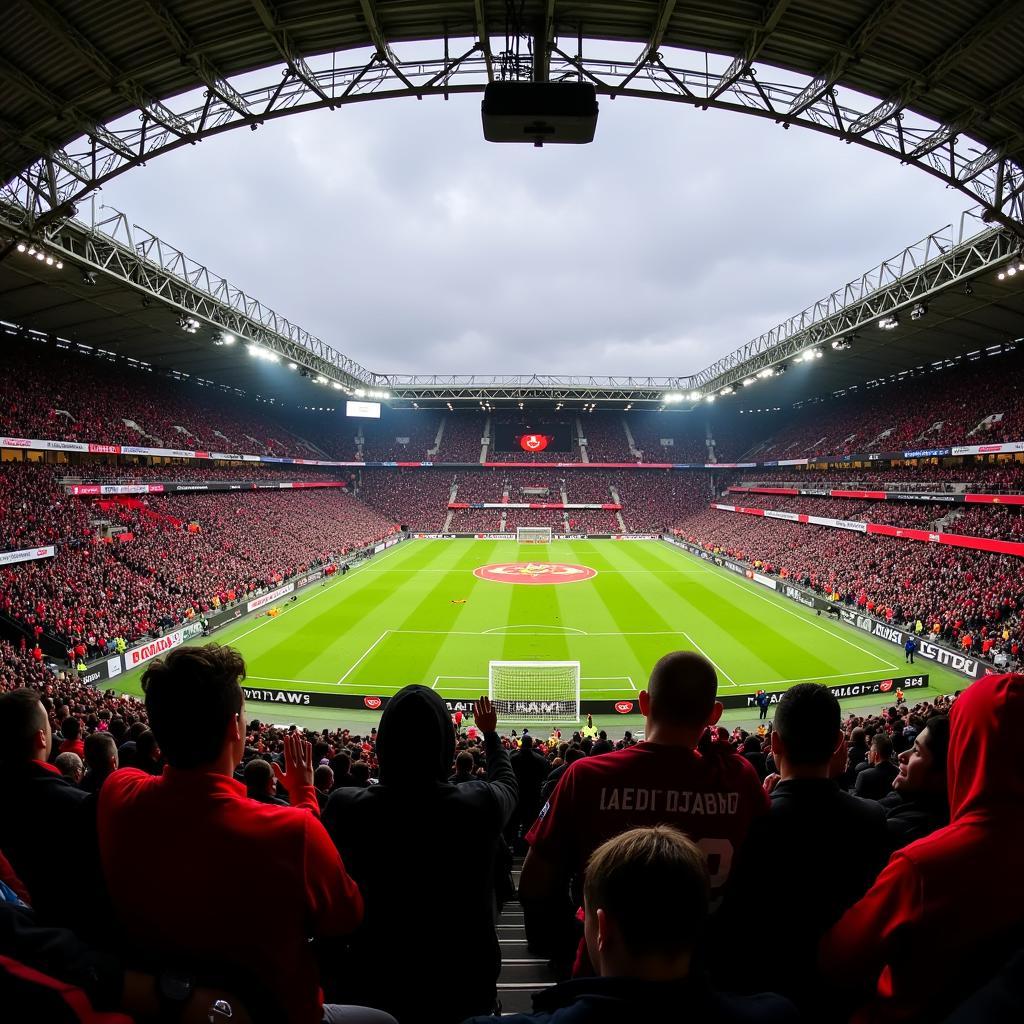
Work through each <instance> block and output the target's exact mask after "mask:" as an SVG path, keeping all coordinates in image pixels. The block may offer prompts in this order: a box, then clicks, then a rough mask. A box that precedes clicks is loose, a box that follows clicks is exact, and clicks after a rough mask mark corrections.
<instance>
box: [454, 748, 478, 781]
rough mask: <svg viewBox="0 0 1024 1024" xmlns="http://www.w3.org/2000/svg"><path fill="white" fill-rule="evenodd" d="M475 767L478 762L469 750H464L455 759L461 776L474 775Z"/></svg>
mask: <svg viewBox="0 0 1024 1024" xmlns="http://www.w3.org/2000/svg"><path fill="white" fill-rule="evenodd" d="M475 767H476V760H475V759H474V757H473V755H472V754H471V753H470V752H469V751H468V750H463V751H462V752H461V753H460V754H459V756H458V757H457V758H455V770H456V771H457V772H458V773H459V774H460V775H472V774H473V769H474V768H475Z"/></svg>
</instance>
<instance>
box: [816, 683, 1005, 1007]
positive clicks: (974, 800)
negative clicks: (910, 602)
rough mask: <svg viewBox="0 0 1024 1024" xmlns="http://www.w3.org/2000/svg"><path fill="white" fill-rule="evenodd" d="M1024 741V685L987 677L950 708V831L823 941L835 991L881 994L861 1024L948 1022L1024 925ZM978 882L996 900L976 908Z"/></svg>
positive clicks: (891, 871)
mask: <svg viewBox="0 0 1024 1024" xmlns="http://www.w3.org/2000/svg"><path fill="white" fill-rule="evenodd" d="M1022 731H1024V675H998V676H984V677H982V678H981V679H979V680H978V681H977V682H975V683H972V684H971V686H970V687H969V688H968V689H967V690H965V691H964V692H963V694H962V695H961V696H960V698H959V699H958V700H957V701H956V703H955V704H954V705H953V707H952V710H951V711H950V715H949V757H948V765H947V780H948V785H949V807H950V823H949V825H948V826H947V827H946V828H942V829H939V830H938V831H937V832H933V833H932V834H931V835H930V836H926V837H925V838H924V839H919V840H918V841H917V842H915V843H911V844H910V845H909V846H905V847H903V849H902V850H898V851H897V852H896V853H894V854H893V855H892V857H891V859H890V860H889V863H888V865H887V866H886V867H885V869H884V870H883V871H882V873H881V874H880V875H879V876H878V880H877V881H876V882H875V884H874V885H873V886H872V887H871V889H870V890H869V891H868V893H867V894H866V895H865V896H864V898H863V899H862V900H861V901H860V902H859V903H857V904H855V905H854V906H853V907H851V908H850V910H848V911H847V912H846V914H844V915H843V917H842V919H841V920H840V921H839V922H838V924H836V926H835V927H834V928H833V929H832V930H831V931H830V932H829V934H828V935H826V936H825V939H824V941H823V943H822V947H821V962H822V964H823V966H824V969H825V971H826V974H827V976H828V977H829V978H830V979H831V980H832V981H834V982H835V983H836V984H837V985H841V986H845V987H848V988H850V989H851V990H852V991H854V992H861V991H863V990H864V988H865V987H866V986H870V987H871V988H873V989H874V991H873V992H872V994H871V995H870V996H868V997H867V999H866V1002H865V1003H864V1005H863V1006H862V1007H861V1008H860V1010H859V1011H858V1013H857V1014H856V1015H855V1016H854V1018H853V1020H854V1021H856V1022H858V1024H859V1022H867V1021H872V1022H875V1021H883V1022H884V1021H895V1020H923V1019H933V1018H936V1017H941V1016H942V1014H943V1013H944V1012H946V1011H948V1010H949V1009H950V1008H951V1007H953V1006H955V1005H956V1004H957V1003H958V1002H959V1001H960V1000H962V999H963V998H964V997H965V996H967V995H968V994H969V993H970V992H972V991H973V990H974V989H975V988H977V987H978V986H979V985H980V984H982V983H984V982H985V981H986V980H987V978H988V977H990V976H991V974H992V973H993V972H994V971H996V970H998V969H999V968H1000V967H1001V966H1002V964H1003V961H1004V960H1005V957H1006V951H1007V949H1008V948H1013V947H1010V946H1009V943H1008V939H1007V936H1008V935H1011V934H1012V933H1013V931H1014V930H1015V929H1017V930H1019V928H1020V924H1021V921H1024V874H1022V872H1021V870H1020V850H1021V847H1022V846H1024V817H1022V816H1021V814H1020V807H1021V800H1022V799H1024V762H1022V760H1021V756H1020V737H1021V733H1022ZM972 880H976V881H977V882H978V884H979V885H981V886H983V890H984V894H989V896H990V898H987V897H986V898H983V899H982V905H981V906H979V902H978V898H977V894H976V893H975V892H973V891H972V890H971V889H970V888H969V886H970V883H971V881H972ZM1000 951H1001V952H1000ZM936 965H941V967H942V969H940V970H937V969H936Z"/></svg>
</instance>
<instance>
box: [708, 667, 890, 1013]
mask: <svg viewBox="0 0 1024 1024" xmlns="http://www.w3.org/2000/svg"><path fill="white" fill-rule="evenodd" d="M771 746H772V754H773V755H774V758H775V762H776V764H777V766H778V769H779V776H780V779H779V781H778V782H777V783H776V785H775V787H774V789H772V791H771V808H770V810H769V812H768V814H767V815H766V816H763V817H761V818H758V819H756V820H755V821H754V823H753V825H752V826H751V829H750V834H749V836H748V838H747V841H746V843H745V844H744V845H743V847H742V848H741V850H740V852H739V855H738V857H737V861H736V864H735V866H734V867H733V873H732V875H731V876H730V879H729V883H728V886H727V888H726V894H725V899H724V902H723V905H722V908H721V911H720V912H719V914H718V915H717V916H716V920H715V932H714V942H713V945H714V952H715V958H714V959H715V965H716V971H718V972H719V973H718V974H717V977H718V980H719V981H720V982H721V984H722V985H723V987H725V988H732V989H736V990H739V991H760V990H762V989H770V990H771V991H773V992H779V993H781V994H782V995H784V996H788V997H789V998H790V999H792V1000H793V1001H794V1002H795V1003H797V1004H798V1005H801V1006H806V1007H807V1008H808V1009H812V1008H813V1011H814V1018H815V1020H825V1019H827V1014H826V1013H825V1012H824V1011H823V1009H822V1008H823V1007H825V1006H827V1005H828V1000H827V999H826V998H825V997H824V994H823V993H821V992H820V991H819V990H818V989H817V987H816V986H815V984H814V981H813V979H814V975H815V961H816V955H817V946H818V940H819V939H820V938H821V936H822V935H823V934H824V933H825V932H826V931H827V930H828V928H829V927H830V926H831V925H833V924H834V923H835V922H836V921H837V920H838V919H839V917H840V916H841V915H842V913H843V911H845V910H846V909H847V908H848V907H850V906H852V905H853V904H854V903H855V902H856V901H857V900H858V899H860V897H861V896H863V895H864V893H865V892H866V891H867V889H868V887H869V886H870V885H871V883H872V882H873V881H874V880H875V876H876V875H877V874H878V872H879V871H880V870H881V868H882V866H883V865H884V864H885V861H886V858H887V857H888V838H887V835H886V829H885V814H884V812H883V811H882V809H881V808H880V807H879V806H878V804H877V803H875V802H873V801H868V800H861V799H859V798H858V797H855V796H851V795H850V794H849V793H844V792H843V791H842V790H841V789H840V788H839V786H838V785H837V784H836V782H835V781H834V780H833V779H832V778H830V777H829V776H830V769H831V767H832V766H833V764H834V763H837V774H838V773H839V772H841V771H842V767H843V763H844V761H845V754H846V747H845V743H844V738H843V733H842V730H841V729H840V711H839V702H838V701H837V700H836V698H835V697H834V696H832V694H831V692H830V691H829V689H828V687H826V686H820V685H818V684H816V683H800V684H798V685H796V686H793V687H790V689H789V690H788V691H787V692H786V694H785V695H784V696H783V697H782V699H781V700H780V701H779V703H778V705H777V707H776V711H775V729H774V731H773V732H772V739H771ZM773 780H774V776H770V777H769V779H768V782H767V783H766V786H767V785H769V784H770V783H771V782H772V781H773ZM766 881H767V882H770V884H771V906H772V913H771V921H770V927H769V930H770V934H771V943H770V948H771V949H772V950H774V953H773V954H768V953H766V947H765V936H764V934H763V933H762V932H761V931H760V930H755V929H751V928H750V926H749V915H750V911H751V908H753V907H757V906H759V905H760V904H761V902H762V901H763V899H764V896H765V883H766Z"/></svg>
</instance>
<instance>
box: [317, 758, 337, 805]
mask: <svg viewBox="0 0 1024 1024" xmlns="http://www.w3.org/2000/svg"><path fill="white" fill-rule="evenodd" d="M313 788H314V789H316V802H317V803H318V804H319V805H320V812H321V813H323V809H324V808H325V807H326V806H327V798H328V797H329V796H330V795H331V790H332V789H334V772H332V771H331V766H330V765H329V764H320V765H318V766H317V769H316V771H315V772H313Z"/></svg>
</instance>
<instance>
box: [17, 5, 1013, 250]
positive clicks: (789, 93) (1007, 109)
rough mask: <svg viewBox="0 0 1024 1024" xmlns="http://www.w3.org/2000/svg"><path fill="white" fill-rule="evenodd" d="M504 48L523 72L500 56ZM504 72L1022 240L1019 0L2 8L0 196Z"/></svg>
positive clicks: (68, 195) (40, 206) (30, 201)
mask: <svg viewBox="0 0 1024 1024" xmlns="http://www.w3.org/2000/svg"><path fill="white" fill-rule="evenodd" d="M522 36H526V37H528V38H529V39H530V46H531V47H532V50H533V54H534V57H533V59H532V60H526V59H524V60H522V61H520V60H519V59H518V57H519V49H518V46H517V44H516V42H515V40H516V39H517V38H519V37H522ZM501 40H504V45H503V44H502V42H501ZM595 40H597V41H614V42H616V43H619V44H629V45H631V46H632V48H633V51H635V53H634V56H633V59H632V61H629V60H626V61H609V60H607V59H598V57H596V56H595V55H596V54H599V53H601V52H602V51H601V49H600V47H599V46H595V45H594V44H593V42H592V41H595ZM410 41H417V42H431V43H433V44H435V45H434V48H433V51H434V52H435V53H436V60H429V59H428V60H424V59H423V58H422V56H421V54H420V53H417V55H416V59H415V60H410V61H403V60H402V59H401V58H400V57H399V56H398V55H397V54H396V52H395V49H394V48H395V47H396V46H398V47H399V48H401V45H400V44H403V43H407V42H410ZM442 43H443V46H442V45H439V44H442ZM509 50H511V51H513V52H512V54H509V53H508V51H509ZM360 53H362V54H364V55H365V59H364V60H363V61H362V66H361V67H360V59H359V57H358V56H357V55H358V54H360ZM523 53H524V54H525V53H527V50H526V49H525V48H524V50H523ZM325 55H330V57H331V59H330V60H328V61H325V60H323V59H322V58H323V57H324V56H325ZM346 65H348V66H346ZM271 67H280V68H281V69H282V74H281V75H280V76H278V78H277V79H276V81H275V82H274V84H273V87H272V88H260V89H258V90H255V91H254V92H247V91H246V83H245V82H243V81H241V80H239V76H242V75H244V74H245V73H247V72H252V71H254V70H257V69H265V68H271ZM523 74H527V75H532V76H534V77H536V78H549V77H550V78H559V77H569V76H572V77H576V76H579V77H582V78H587V79H590V80H592V81H594V82H595V84H596V85H597V87H598V91H599V92H601V93H603V94H607V95H614V94H629V95H655V96H659V98H662V99H666V98H668V99H678V100H680V101H682V102H687V103H693V104H696V105H700V106H704V107H707V106H724V107H727V108H728V109H733V110H744V111H747V112H750V113H757V114H761V115H762V116H767V117H772V118H773V119H774V120H776V121H779V122H782V123H786V124H789V123H793V124H803V125H806V126H808V127H812V128H815V129H816V130H819V131H828V132H831V133H832V134H834V135H838V136H840V137H842V138H844V139H846V140H847V141H851V142H858V143H862V144H864V145H868V146H872V147H873V148H876V149H880V150H882V151H885V152H889V153H891V154H892V155H894V156H897V157H898V158H899V159H900V160H902V161H904V162H910V163H916V164H918V165H920V166H921V167H923V168H925V169H927V170H929V171H930V172H931V173H933V174H937V175H938V176H940V177H943V178H944V179H945V180H947V181H949V183H950V184H951V185H953V186H955V187H957V188H960V189H962V190H963V191H965V192H966V193H967V194H969V195H971V196H972V198H974V199H975V200H977V201H979V202H981V203H982V204H984V205H986V206H987V207H988V208H989V209H990V211H991V214H992V216H993V217H994V218H995V219H996V220H998V221H1000V222H1002V223H1004V224H1006V225H1008V226H1013V227H1015V228H1016V229H1018V230H1021V229H1022V228H1024V215H1022V211H1024V195H1022V193H1021V189H1022V187H1024V176H1022V172H1021V164H1022V163H1024V5H1022V4H1020V3H1019V2H1017V0H972V2H970V3H964V2H963V0H844V2H843V3H835V2H834V0H759V2H751V0H686V2H680V3H677V2H676V0H630V2H628V3H627V2H620V3H609V2H602V0H596V2H590V3H588V2H580V0H574V2H569V0H449V2H430V3H425V2H422V0H217V2H216V3H210V2H208V0H162V2H161V0H139V2H137V3H132V4H125V3H119V2H116V0H92V2H90V3H88V4H82V3H77V2H75V0H13V2H10V3H7V4H6V5H5V11H4V32H3V35H2V37H0V83H2V85H3V89H2V91H0V180H2V181H8V180H12V181H13V189H12V191H11V193H10V194H9V195H8V197H7V198H8V199H9V200H16V201H18V202H21V203H23V204H24V205H25V207H26V208H27V209H31V210H33V211H34V212H37V213H38V212H45V211H47V210H49V209H52V208H56V207H59V206H60V204H61V203H62V202H66V201H69V200H74V199H75V198H76V197H77V196H79V195H81V194H82V193H83V192H84V191H87V190H89V189H90V188H93V187H95V185H96V184H98V183H100V182H102V181H103V180H105V179H106V178H109V177H110V176H112V175H113V174H116V173H120V171H122V170H124V169H126V168H127V167H130V166H134V165H135V164H137V163H140V162H142V161H143V160H144V159H148V158H151V157H152V156H153V155H154V154H155V153H157V152H159V151H160V150H161V149H166V148H169V147H174V146H180V145H185V144H189V143H192V142H195V141H196V140H197V139H199V138H201V137H203V136H204V135H206V134H210V133H211V132H216V131H223V130H226V129H228V128H230V127H232V126H235V125H249V126H253V125H258V124H259V123H261V122H262V121H263V120H265V119H266V118H268V117H275V116H280V115H282V114H286V113H288V112H293V111H296V110H302V109H309V108H311V107H316V106H328V107H332V108H333V107H335V106H338V105H340V104H342V103H345V102H350V101H355V100H360V99H366V98H368V97H369V96H374V97H380V96H387V95H396V94H399V95H409V94H412V95H418V96H425V95H432V94H442V93H443V94H447V93H448V92H452V91H472V90H478V89H481V88H482V87H483V86H484V84H486V82H487V81H489V80H492V79H493V78H494V77H496V76H506V77H507V76H509V75H512V76H519V75H523ZM197 90H202V94H201V96H200V97H199V99H198V100H196V99H195V94H196V91H197ZM189 95H191V97H192V99H190V100H189V102H187V103H186V104H184V105H181V104H175V103H173V102H171V100H172V98H174V97H181V96H189ZM26 169H27V173H25V172H26ZM19 172H22V173H23V177H22V179H21V180H20V181H19V180H18V179H15V178H14V176H15V175H18V174H19Z"/></svg>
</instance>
